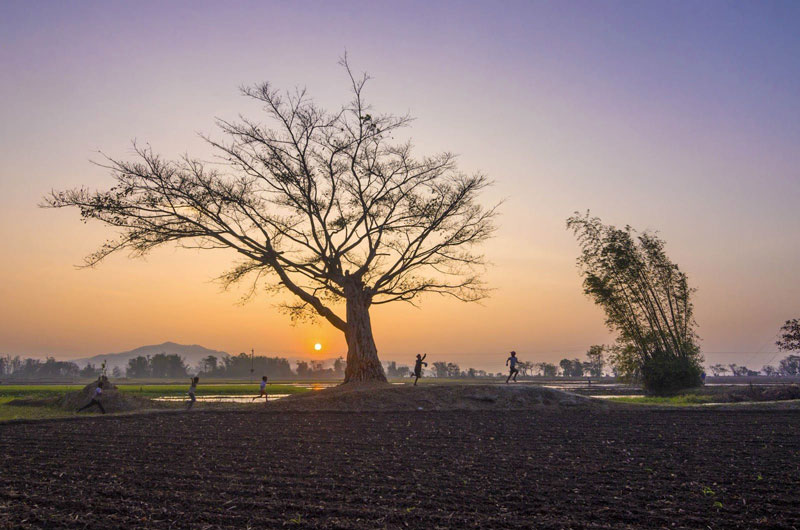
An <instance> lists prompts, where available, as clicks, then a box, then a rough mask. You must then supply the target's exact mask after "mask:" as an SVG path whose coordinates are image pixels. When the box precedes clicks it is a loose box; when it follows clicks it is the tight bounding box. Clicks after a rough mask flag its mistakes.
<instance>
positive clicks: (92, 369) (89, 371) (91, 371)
mask: <svg viewBox="0 0 800 530" xmlns="http://www.w3.org/2000/svg"><path fill="white" fill-rule="evenodd" d="M99 375H100V369H99V368H98V367H97V366H95V365H93V364H92V363H88V364H87V365H86V366H84V367H83V368H81V371H80V376H81V377H88V378H91V379H94V378H95V377H97V376H99Z"/></svg>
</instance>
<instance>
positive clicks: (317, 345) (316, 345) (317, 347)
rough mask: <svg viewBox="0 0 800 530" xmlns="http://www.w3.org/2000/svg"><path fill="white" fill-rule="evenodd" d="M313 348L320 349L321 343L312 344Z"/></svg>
mask: <svg viewBox="0 0 800 530" xmlns="http://www.w3.org/2000/svg"><path fill="white" fill-rule="evenodd" d="M314 349H315V350H317V351H320V350H321V349H322V344H320V343H319V342H318V343H316V344H314Z"/></svg>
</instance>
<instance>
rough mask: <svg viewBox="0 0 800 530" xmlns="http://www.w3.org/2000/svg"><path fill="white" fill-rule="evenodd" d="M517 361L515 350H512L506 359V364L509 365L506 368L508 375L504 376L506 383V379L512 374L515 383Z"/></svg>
mask: <svg viewBox="0 0 800 530" xmlns="http://www.w3.org/2000/svg"><path fill="white" fill-rule="evenodd" d="M518 362H519V359H517V352H515V351H512V352H511V357H509V358H508V359H506V366H508V367H509V368H508V377H507V378H506V383H508V381H509V380H510V379H511V377H512V376H513V377H514V382H515V383H516V382H517V374H518V373H519V369H518V368H517V363H518Z"/></svg>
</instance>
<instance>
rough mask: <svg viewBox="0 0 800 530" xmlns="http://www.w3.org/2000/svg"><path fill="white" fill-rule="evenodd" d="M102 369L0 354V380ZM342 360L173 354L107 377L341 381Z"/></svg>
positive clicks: (84, 374)
mask: <svg viewBox="0 0 800 530" xmlns="http://www.w3.org/2000/svg"><path fill="white" fill-rule="evenodd" d="M103 369H104V367H103V366H99V365H95V364H91V363H89V364H87V365H86V366H84V367H83V368H81V367H79V366H78V365H77V364H76V363H74V362H72V361H57V360H55V359H54V358H53V357H48V358H47V359H45V360H40V359H31V358H21V357H19V356H13V357H12V356H10V355H5V356H3V355H0V377H2V378H8V379H20V380H47V379H59V380H65V379H94V378H97V377H99V376H100V374H101V373H102V371H103ZM344 372H345V361H344V359H343V358H342V357H339V358H338V359H336V360H334V362H333V365H332V366H329V367H326V366H325V363H323V362H321V361H297V363H296V369H295V370H292V366H291V364H290V363H289V360H288V359H285V358H283V357H265V356H259V355H256V356H251V355H249V354H247V353H240V354H238V355H231V356H225V357H216V356H214V355H209V356H208V357H205V358H204V359H203V360H202V361H200V363H199V365H198V366H196V367H191V366H189V365H188V364H187V363H186V360H185V359H184V358H183V357H181V356H180V355H178V354H174V353H170V354H168V353H166V352H162V353H157V354H155V355H148V356H143V355H140V356H138V357H134V358H132V359H129V360H128V366H127V367H126V368H125V370H124V372H123V370H122V369H120V367H118V366H115V367H114V368H113V369H112V370H110V372H109V373H108V374H107V375H108V376H110V377H113V378H121V377H123V376H124V377H127V378H130V379H180V378H184V377H189V376H190V375H194V374H199V375H201V376H203V377H215V378H217V377H218V378H230V379H241V378H246V377H251V376H253V377H257V378H260V377H261V376H262V375H266V376H268V377H270V378H274V379H292V378H297V377H299V378H304V379H341V378H343V377H344Z"/></svg>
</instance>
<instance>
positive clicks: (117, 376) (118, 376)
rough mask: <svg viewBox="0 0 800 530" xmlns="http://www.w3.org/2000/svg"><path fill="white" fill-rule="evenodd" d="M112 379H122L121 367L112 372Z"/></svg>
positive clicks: (116, 367)
mask: <svg viewBox="0 0 800 530" xmlns="http://www.w3.org/2000/svg"><path fill="white" fill-rule="evenodd" d="M111 377H115V378H117V379H119V378H120V377H122V370H120V368H119V366H115V367H114V369H113V370H111Z"/></svg>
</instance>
